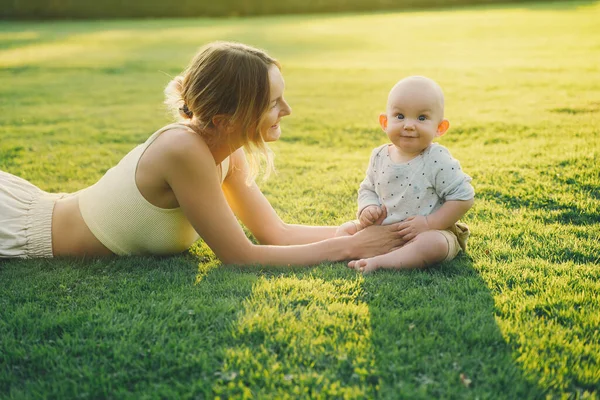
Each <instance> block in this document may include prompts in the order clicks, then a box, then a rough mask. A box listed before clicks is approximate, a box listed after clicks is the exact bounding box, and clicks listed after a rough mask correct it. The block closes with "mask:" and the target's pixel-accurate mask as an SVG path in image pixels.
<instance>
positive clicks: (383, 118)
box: [379, 113, 388, 131]
mask: <svg viewBox="0 0 600 400" xmlns="http://www.w3.org/2000/svg"><path fill="white" fill-rule="evenodd" d="M387 124H388V118H387V114H386V113H381V114H379V125H381V129H383V130H384V131H385V130H387Z"/></svg>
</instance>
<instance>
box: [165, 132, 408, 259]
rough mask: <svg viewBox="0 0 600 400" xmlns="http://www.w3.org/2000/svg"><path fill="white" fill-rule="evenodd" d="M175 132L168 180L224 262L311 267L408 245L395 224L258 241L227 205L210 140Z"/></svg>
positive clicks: (167, 150) (168, 147) (168, 158)
mask: <svg viewBox="0 0 600 400" xmlns="http://www.w3.org/2000/svg"><path fill="white" fill-rule="evenodd" d="M171 135H173V136H172V138H171V139H172V140H168V141H165V142H166V143H165V144H164V152H163V157H164V160H163V161H164V163H163V164H164V165H165V167H164V179H165V180H166V182H167V183H168V184H169V186H170V187H171V189H172V190H173V192H174V194H175V196H176V197H177V200H178V202H179V205H180V206H181V208H182V210H183V212H184V213H185V215H186V217H187V218H188V219H189V221H190V223H191V224H192V226H193V227H194V228H195V229H196V231H197V232H198V234H199V235H200V236H201V237H202V239H204V241H205V242H206V243H207V244H208V246H209V247H210V248H211V249H212V250H213V251H214V252H215V254H216V255H217V257H218V258H219V259H220V260H221V261H223V262H224V263H231V264H262V265H311V264H317V263H320V262H324V261H341V260H346V259H351V258H352V259H354V258H364V257H365V256H368V255H371V256H372V255H375V254H381V253H384V252H387V251H390V250H391V249H392V248H395V247H398V246H400V245H401V244H402V243H403V241H402V240H401V239H400V238H399V234H398V233H397V232H396V231H395V229H394V228H392V227H379V228H380V229H376V230H373V229H371V230H369V229H365V230H363V231H361V232H359V233H358V234H356V235H354V236H351V237H340V238H332V239H328V240H324V241H319V242H316V243H312V244H302V245H292V246H262V245H254V244H253V243H251V242H250V240H248V238H247V237H246V235H245V234H244V231H243V230H242V228H241V226H240V225H239V223H238V222H237V220H236V218H235V216H234V214H233V212H232V210H231V208H230V207H229V206H228V204H227V201H226V199H225V196H224V194H223V191H222V190H221V185H220V182H219V180H218V179H217V168H216V166H215V165H214V159H213V157H212V154H211V153H210V151H209V149H208V147H207V146H206V144H205V143H204V142H203V141H202V139H201V138H199V137H197V136H194V135H189V134H183V133H181V134H175V133H171ZM257 197H258V198H259V197H260V196H257V195H255V196H254V197H253V199H254V200H252V201H254V202H255V201H256V200H255V199H256V198H257ZM243 200H244V199H239V200H237V201H243ZM265 201H266V200H265ZM253 204H254V205H256V203H253ZM269 207H270V206H269ZM248 209H250V208H248ZM273 213H274V212H273ZM271 218H273V217H271ZM272 222H273V221H272V220H269V221H268V223H272ZM255 229H256V227H255ZM259 231H261V230H260V229H259ZM261 232H262V231H261Z"/></svg>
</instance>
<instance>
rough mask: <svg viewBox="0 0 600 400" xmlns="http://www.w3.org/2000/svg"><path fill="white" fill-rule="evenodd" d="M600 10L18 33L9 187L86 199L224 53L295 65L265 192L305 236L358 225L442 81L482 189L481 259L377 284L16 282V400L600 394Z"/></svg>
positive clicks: (101, 267)
mask: <svg viewBox="0 0 600 400" xmlns="http://www.w3.org/2000/svg"><path fill="white" fill-rule="evenodd" d="M598 21H600V3H598V2H568V3H546V4H544V3H540V4H527V5H520V6H519V5H511V6H505V7H499V6H495V7H493V6H487V7H473V8H461V9H458V10H454V11H452V10H433V11H423V12H418V11H415V12H406V13H401V12H396V13H375V14H366V15H358V14H341V15H320V16H289V17H261V18H232V19H169V20H136V21H97V22H68V21H67V22H44V23H40V22H35V23H34V22H8V21H4V22H0V138H1V140H0V169H2V170H5V171H8V172H11V173H14V174H18V175H20V176H22V177H24V178H26V179H29V180H31V181H32V182H33V183H35V184H37V185H39V186H40V187H42V188H43V189H45V190H48V191H63V192H69V191H76V190H79V189H81V188H83V187H85V186H86V185H89V184H92V183H93V182H95V181H96V180H97V179H98V178H99V177H100V176H102V174H103V173H104V172H105V171H106V170H107V169H108V168H110V167H111V166H113V165H114V164H115V163H116V162H118V160H119V159H120V158H121V157H122V156H123V155H125V154H126V153H127V152H128V151H129V150H131V149H132V148H133V147H134V146H135V145H137V144H138V143H141V142H142V141H144V140H145V138H146V137H148V136H149V135H150V134H151V133H152V132H153V131H154V130H156V129H157V128H158V127H160V126H162V125H163V124H166V123H167V122H168V121H169V117H168V114H167V112H166V111H165V109H164V107H163V106H162V90H163V88H164V86H165V85H166V84H167V82H168V81H169V80H170V76H174V75H176V74H177V73H179V72H180V70H181V69H183V67H184V66H185V65H186V63H187V62H188V60H189V59H190V58H191V57H192V55H193V54H194V52H195V50H196V49H197V48H198V47H199V46H200V45H202V44H203V43H206V42H209V41H212V40H216V39H221V40H236V41H242V42H246V43H249V44H252V45H255V46H258V47H262V48H264V49H266V50H268V51H269V53H270V54H272V55H273V56H275V57H276V58H278V59H279V60H280V61H281V63H282V64H283V73H284V76H285V79H286V96H287V98H288V101H289V102H290V104H291V106H292V108H293V114H292V116H290V117H288V118H287V119H286V120H284V123H283V130H284V133H283V135H282V138H281V140H280V141H279V142H277V143H274V144H273V145H272V149H273V150H274V152H275V153H276V165H277V168H278V174H277V175H275V176H273V177H272V178H270V179H269V180H268V181H266V182H264V181H260V182H259V184H260V186H261V187H262V189H263V190H264V192H265V193H266V195H267V197H268V198H269V199H270V201H271V202H272V204H273V206H274V207H275V209H276V210H277V211H278V213H279V214H280V215H281V216H282V217H283V218H284V220H286V221H287V222H291V223H307V224H331V225H335V224H340V223H342V222H344V221H346V220H348V219H350V218H352V217H353V215H354V212H355V207H356V191H357V188H358V184H359V183H360V181H361V180H362V178H363V174H364V171H365V169H366V165H367V162H368V158H369V154H370V151H371V149H372V148H373V147H375V146H378V145H379V144H382V143H384V142H385V139H386V138H385V136H384V134H383V132H381V131H380V129H379V128H378V125H377V116H378V114H379V112H380V111H381V110H383V108H384V106H385V100H386V96H387V91H388V90H389V88H390V87H391V86H392V85H393V84H394V83H395V82H396V81H397V80H398V79H400V78H402V77H404V76H406V75H412V74H419V75H426V76H429V77H432V78H434V79H436V80H437V81H438V82H439V83H440V84H441V86H442V87H443V88H444V91H445V94H446V104H447V108H446V116H447V118H448V119H449V120H450V122H451V128H450V131H449V132H448V134H446V135H445V136H444V137H443V138H441V139H440V143H442V144H443V145H445V146H447V147H449V148H450V150H451V151H452V153H453V155H454V156H455V157H456V158H458V159H459V160H461V165H462V167H463V169H464V170H465V171H466V172H467V173H469V174H470V175H471V176H472V177H473V185H474V187H475V190H476V203H475V206H474V207H473V209H472V210H471V211H470V212H469V213H468V214H467V216H466V217H465V218H464V221H465V222H467V223H468V224H469V226H470V227H471V230H472V232H473V234H472V236H471V238H470V242H469V246H470V247H469V250H468V254H463V255H461V256H459V257H458V258H457V259H456V260H454V261H452V262H450V263H446V264H443V265H440V266H439V267H435V268H432V269H430V270H427V271H414V272H388V271H385V272H379V273H376V274H373V275H368V276H364V277H363V276H361V275H358V274H357V273H355V272H354V271H351V270H349V269H347V268H345V266H344V264H343V263H336V264H322V265H319V266H315V267H310V268H285V267H281V268H265V267H259V266H252V267H251V266H237V267H236V266H226V265H220V263H219V262H218V261H216V260H215V259H214V256H213V254H212V253H211V252H210V250H208V249H207V248H206V246H205V245H204V244H203V243H202V242H199V243H198V244H197V245H196V246H195V247H194V248H192V249H191V251H190V252H189V254H185V255H181V256H177V257H168V258H155V257H131V258H120V259H86V260H81V259H60V260H31V261H2V262H0V397H1V398H9V399H12V398H14V399H21V398H58V399H63V398H131V399H139V398H182V399H185V398H213V397H217V396H218V397H221V398H228V397H239V398H242V397H245V398H250V397H255V398H286V397H292V398H308V397H310V398H327V397H335V398H364V397H379V398H385V399H395V398H411V399H413V398H423V399H429V398H472V399H476V398H479V399H485V398H490V399H502V398H506V399H521V398H594V399H597V398H599V397H600V367H599V365H600V329H599V326H600V268H599V267H598V264H599V263H600V223H599V222H600V128H599V127H598V126H599V124H598V123H599V120H600V25H599V24H598Z"/></svg>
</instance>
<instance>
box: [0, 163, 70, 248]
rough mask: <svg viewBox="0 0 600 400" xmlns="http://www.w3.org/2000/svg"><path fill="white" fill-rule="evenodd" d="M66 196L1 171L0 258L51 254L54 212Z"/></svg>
mask: <svg viewBox="0 0 600 400" xmlns="http://www.w3.org/2000/svg"><path fill="white" fill-rule="evenodd" d="M63 196H64V194H62V193H61V194H52V193H47V192H44V191H43V190H41V189H40V188H38V187H37V186H35V185H33V184H31V183H30V182H28V181H26V180H25V179H22V178H19V177H18V176H14V175H12V174H9V173H7V172H4V171H0V258H50V257H52V211H53V210H54V203H55V202H56V200H58V199H60V198H61V197H63Z"/></svg>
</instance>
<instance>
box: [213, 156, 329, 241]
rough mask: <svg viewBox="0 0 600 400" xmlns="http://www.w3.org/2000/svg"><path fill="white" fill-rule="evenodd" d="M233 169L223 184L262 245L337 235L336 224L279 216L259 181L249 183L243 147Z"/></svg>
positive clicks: (237, 213) (230, 199) (231, 202)
mask: <svg viewBox="0 0 600 400" xmlns="http://www.w3.org/2000/svg"><path fill="white" fill-rule="evenodd" d="M230 161H231V162H230V172H229V174H228V176H227V178H226V179H225V182H224V184H223V192H224V193H225V197H226V199H227V202H228V203H229V206H230V207H231V209H232V210H233V212H234V213H235V215H237V216H238V218H239V219H240V220H241V221H242V222H243V223H244V225H246V227H248V229H249V230H250V232H252V234H253V235H254V236H255V237H256V239H257V240H258V241H259V242H260V243H261V244H269V245H280V246H281V245H292V244H307V243H314V242H318V241H321V240H325V239H329V238H332V237H334V235H335V231H336V229H337V227H335V226H307V225H294V224H286V223H285V222H283V221H282V220H281V218H279V216H278V215H277V213H276V212H275V210H274V209H273V207H272V206H271V204H270V203H269V201H268V200H267V199H266V197H265V196H264V195H263V193H262V192H261V191H260V189H259V188H258V186H257V185H256V183H254V182H252V183H251V184H250V185H248V184H247V183H246V179H247V176H248V174H249V168H248V162H247V161H246V156H245V154H244V152H243V150H242V149H239V150H237V151H235V152H234V153H233V154H232V155H231V157H230Z"/></svg>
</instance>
